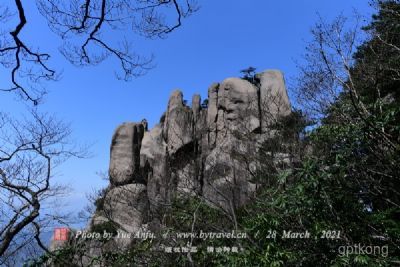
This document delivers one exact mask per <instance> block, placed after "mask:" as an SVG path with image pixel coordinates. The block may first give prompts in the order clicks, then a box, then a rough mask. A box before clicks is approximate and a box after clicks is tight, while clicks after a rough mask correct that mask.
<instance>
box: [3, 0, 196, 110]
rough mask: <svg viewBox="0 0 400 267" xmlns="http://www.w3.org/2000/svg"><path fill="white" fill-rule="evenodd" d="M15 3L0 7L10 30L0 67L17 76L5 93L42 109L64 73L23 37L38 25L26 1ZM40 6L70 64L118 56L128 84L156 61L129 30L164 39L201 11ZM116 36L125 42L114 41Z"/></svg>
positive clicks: (174, 4)
mask: <svg viewBox="0 0 400 267" xmlns="http://www.w3.org/2000/svg"><path fill="white" fill-rule="evenodd" d="M13 2H14V3H13V4H12V3H9V4H8V5H6V4H3V3H2V4H0V22H2V23H3V25H4V26H3V27H2V28H3V29H2V31H1V32H0V63H1V64H2V65H3V67H5V68H6V69H9V70H10V76H11V79H10V85H9V86H8V85H3V84H2V85H1V86H0V89H1V90H3V91H14V92H17V93H18V94H19V95H21V97H23V98H24V99H27V100H30V101H32V102H33V103H34V104H37V103H38V101H39V100H40V99H41V98H42V96H43V95H44V94H45V90H44V88H43V82H45V81H51V80H56V79H57V78H58V72H57V71H56V69H55V68H54V67H51V66H50V64H49V59H50V56H51V55H50V54H49V53H46V52H42V51H41V49H40V48H33V47H32V44H31V43H30V41H29V40H26V38H24V37H23V36H22V31H23V30H24V28H25V27H26V25H27V24H28V23H33V22H30V21H29V18H27V17H26V12H25V6H24V3H23V1H21V0H15V1H13ZM36 6H37V8H38V10H39V11H40V13H41V14H42V15H43V16H44V17H45V18H46V20H47V23H48V26H49V28H50V29H51V30H52V31H53V32H55V33H56V34H57V35H58V36H60V37H61V40H62V42H63V44H62V46H61V49H60V52H61V53H62V54H63V55H64V56H65V57H66V59H67V60H69V61H70V62H71V63H72V64H74V65H77V66H89V65H95V64H98V63H100V62H102V61H104V60H105V59H106V58H108V57H110V56H112V57H114V58H116V59H117V60H118V61H119V63H120V67H121V71H120V73H118V74H117V77H118V78H120V79H124V80H129V79H131V78H133V77H137V76H140V75H143V74H145V73H146V71H148V70H149V69H150V68H152V66H153V64H152V59H153V57H152V56H150V57H147V58H146V57H142V56H140V55H139V54H138V53H137V51H135V49H133V44H132V43H131V42H130V41H128V38H125V37H126V36H125V34H124V33H126V32H127V29H129V28H130V29H131V30H132V32H133V33H135V34H137V35H139V36H143V37H144V38H164V37H166V36H167V35H168V34H169V33H171V32H172V31H174V30H175V29H177V28H178V27H180V26H181V25H182V21H183V19H184V18H186V17H188V16H189V15H191V14H192V13H194V12H195V11H196V10H197V9H198V6H197V5H196V3H195V2H194V1H193V0H161V1H160V0H135V1H127V0H72V1H62V0H36ZM15 17H16V18H17V19H16V20H15V19H14V18H15ZM14 21H17V24H16V25H13V22H14ZM10 24H11V25H10ZM111 35H112V36H111ZM116 36H118V37H117V39H118V40H119V41H113V39H115V37H116Z"/></svg>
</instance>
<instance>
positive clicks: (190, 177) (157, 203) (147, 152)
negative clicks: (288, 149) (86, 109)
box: [94, 70, 291, 232]
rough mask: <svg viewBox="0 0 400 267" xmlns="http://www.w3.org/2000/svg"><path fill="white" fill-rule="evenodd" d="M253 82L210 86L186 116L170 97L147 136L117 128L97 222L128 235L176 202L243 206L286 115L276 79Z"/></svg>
mask: <svg viewBox="0 0 400 267" xmlns="http://www.w3.org/2000/svg"><path fill="white" fill-rule="evenodd" d="M254 80H255V82H254V83H251V82H249V81H247V80H244V79H240V78H228V79H225V80H224V81H223V82H221V83H214V84H212V85H211V86H210V88H209V89H208V106H202V105H200V96H199V95H195V96H193V98H192V107H191V108H190V107H188V106H186V105H185V104H184V101H183V95H182V92H181V91H179V90H175V91H174V92H173V93H172V94H171V96H170V99H169V101H168V106H167V111H166V113H165V118H163V119H162V120H160V124H157V125H156V126H154V127H153V128H152V129H151V130H150V131H146V128H147V122H146V121H145V120H143V121H142V122H141V123H139V124H135V123H125V124H123V125H121V126H120V127H118V129H117V130H116V132H115V134H114V136H113V141H112V145H111V162H110V177H111V183H112V187H111V188H112V189H111V190H110V191H109V192H108V193H107V195H106V198H105V203H107V205H105V208H104V214H103V215H102V214H101V213H99V214H100V215H101V216H103V217H105V218H109V217H108V216H107V215H109V214H111V215H112V219H113V220H116V221H117V222H118V224H120V225H121V228H123V229H124V230H125V231H128V232H132V231H137V230H138V229H139V228H140V227H141V226H143V225H145V224H146V225H147V223H148V224H149V225H160V224H161V222H162V214H163V212H164V211H165V205H168V204H169V202H170V201H171V199H172V198H173V197H174V196H177V195H178V196H179V195H182V194H184V195H201V196H202V197H204V198H205V199H206V200H207V201H208V202H209V203H210V205H214V206H216V207H220V208H222V209H225V210H227V211H230V210H231V209H232V208H235V207H239V206H241V205H244V204H245V203H246V202H247V201H248V200H249V199H250V198H251V197H252V196H253V194H254V193H255V191H256V188H257V186H258V185H257V184H256V183H255V182H254V181H253V179H252V178H253V177H252V173H255V172H256V170H257V168H258V167H257V166H258V165H257V162H254V160H253V159H256V158H257V155H258V151H259V147H260V144H261V143H262V142H263V141H265V140H268V138H270V137H271V129H270V128H269V127H268V126H269V125H270V124H271V123H272V122H273V120H276V119H277V118H278V117H280V116H285V115H288V114H290V108H291V107H290V102H289V99H288V97H287V92H286V87H285V83H284V78H283V75H282V73H281V72H279V71H275V70H269V71H265V72H263V73H260V74H257V75H256V78H255V79H254ZM252 160H253V161H252ZM278 160H280V161H282V162H284V161H287V160H288V159H287V158H285V157H284V155H283V156H282V157H280V158H279V159H278ZM107 213H109V214H107ZM103 217H98V220H99V221H101V220H103V219H104V218H103ZM94 221H96V220H95V219H94Z"/></svg>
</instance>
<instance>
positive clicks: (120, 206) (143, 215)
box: [103, 184, 150, 233]
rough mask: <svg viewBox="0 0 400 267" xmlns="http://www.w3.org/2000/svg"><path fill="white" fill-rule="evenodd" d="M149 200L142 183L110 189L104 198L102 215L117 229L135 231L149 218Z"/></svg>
mask: <svg viewBox="0 0 400 267" xmlns="http://www.w3.org/2000/svg"><path fill="white" fill-rule="evenodd" d="M149 210H150V207H149V200H148V197H147V189H146V186H145V185H144V184H127V185H123V186H119V187H116V188H114V189H111V190H110V191H109V192H108V193H107V195H106V196H105V198H104V210H103V212H104V217H105V218H107V219H108V220H110V221H113V222H115V223H116V224H117V225H118V227H119V229H121V230H123V231H125V232H128V233H135V232H137V231H139V229H140V228H141V227H142V224H144V223H146V222H147V221H148V218H149Z"/></svg>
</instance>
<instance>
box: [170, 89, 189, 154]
mask: <svg viewBox="0 0 400 267" xmlns="http://www.w3.org/2000/svg"><path fill="white" fill-rule="evenodd" d="M193 130H194V125H193V112H192V110H191V109H190V108H189V107H188V106H186V105H184V103H183V95H182V92H181V91H179V90H175V91H174V92H172V94H171V96H170V99H169V101H168V109H167V114H166V117H165V122H164V129H163V135H164V139H165V140H166V142H167V148H168V153H169V154H173V153H175V152H176V151H177V150H178V149H179V148H181V147H182V146H184V145H186V144H188V143H190V142H193V137H194V136H193V135H194V132H193Z"/></svg>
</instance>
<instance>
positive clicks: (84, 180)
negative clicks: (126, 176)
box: [0, 0, 372, 211]
mask: <svg viewBox="0 0 400 267" xmlns="http://www.w3.org/2000/svg"><path fill="white" fill-rule="evenodd" d="M24 2H25V3H26V5H27V7H28V8H27V14H26V15H27V19H28V24H27V27H26V28H25V29H24V32H23V37H24V38H25V39H26V40H27V41H28V42H30V43H31V44H32V45H33V46H40V47H41V48H42V51H46V52H49V53H51V54H52V55H53V59H52V61H51V65H52V66H54V67H56V68H57V69H59V70H62V71H63V74H62V79H61V80H60V81H58V82H55V83H49V84H47V89H48V90H49V94H48V95H47V96H46V98H45V102H44V104H42V106H41V107H40V109H41V110H42V111H47V112H49V113H52V114H56V115H57V116H58V117H59V118H60V119H63V120H65V121H67V122H70V123H71V128H72V130H73V137H74V138H75V139H76V141H77V142H79V143H90V144H93V145H92V147H91V149H90V152H91V153H92V155H93V156H92V157H91V158H88V159H83V160H82V159H71V160H69V161H68V162H66V163H65V164H63V165H62V167H60V168H59V169H58V170H57V172H56V174H57V175H56V177H55V178H56V181H57V182H61V183H64V184H68V185H70V186H71V187H72V189H73V191H72V193H71V195H70V196H69V197H68V198H67V202H68V207H67V208H68V209H71V210H74V211H79V210H80V209H82V208H83V207H84V205H85V204H86V203H87V200H86V197H85V194H86V193H89V192H91V191H92V189H96V188H97V189H98V188H101V187H104V186H106V184H107V183H106V182H105V181H103V180H101V178H100V177H99V176H98V175H96V172H99V171H107V168H108V163H109V148H110V142H111V136H112V133H113V131H114V129H115V128H116V127H117V126H118V125H119V124H120V123H122V122H124V121H140V120H141V119H143V118H146V119H147V120H148V122H149V125H150V127H152V126H153V125H154V124H155V123H157V122H158V120H159V118H160V116H161V114H162V113H163V112H164V111H165V109H166V106H167V102H168V97H169V94H170V93H171V92H172V90H173V89H176V88H179V89H181V90H182V91H183V93H184V98H185V99H188V100H189V103H190V100H191V97H192V95H193V94H194V93H200V94H201V96H202V98H203V99H204V98H205V97H206V96H207V88H208V86H209V85H210V84H211V83H212V82H217V81H221V80H223V79H224V78H227V77H231V76H238V75H239V70H241V69H243V68H246V67H248V66H250V65H251V66H254V67H256V68H257V70H258V71H262V70H264V69H280V70H282V71H283V72H284V74H285V77H286V80H287V83H288V84H289V85H290V81H291V79H292V78H294V77H295V76H296V72H297V71H296V64H295V60H298V59H300V56H301V54H302V53H303V52H304V47H305V42H306V41H307V40H309V38H310V28H311V27H312V25H313V24H314V23H315V22H316V21H317V13H319V14H320V15H321V16H322V17H323V18H326V19H327V20H330V19H332V18H334V17H335V16H337V15H338V14H340V13H343V14H345V15H351V14H352V12H353V10H357V11H358V12H359V13H361V14H362V15H364V16H366V18H369V17H370V15H371V13H372V10H371V9H370V7H369V6H368V1H366V0H336V1H328V0H324V1H322V0H303V1H295V0H291V1H276V0H274V1H272V0H247V1H244V0H241V1H239V0H203V1H202V0H199V1H198V2H199V3H200V6H201V9H200V10H199V11H198V12H197V13H195V14H194V15H193V16H192V17H190V18H188V19H187V20H185V21H184V24H183V26H182V27H181V28H179V29H178V30H177V31H175V32H173V33H172V34H170V35H169V37H168V38H167V39H164V40H148V41H143V40H140V41H139V42H138V43H137V45H138V46H137V47H138V50H139V52H141V53H142V54H143V55H150V54H151V53H153V54H154V55H155V57H156V58H155V63H156V64H157V66H156V68H155V69H153V70H151V71H150V72H149V73H148V74H147V75H145V76H143V77H140V78H138V79H134V80H133V81H131V82H123V81H119V80H117V79H116V78H115V76H114V69H116V68H117V62H116V61H115V60H114V59H112V58H111V59H109V60H107V61H106V62H103V64H101V65H99V66H96V67H88V68H76V67H73V66H71V65H70V64H69V63H68V62H67V61H66V60H65V59H64V58H63V57H62V56H61V55H59V53H58V52H57V47H58V46H59V45H60V44H61V41H60V39H59V38H58V36H56V35H55V34H54V33H52V32H51V31H50V30H48V28H47V25H46V22H45V20H44V19H43V18H42V17H41V16H40V14H39V13H38V11H37V9H36V8H35V5H34V1H28V0H25V1H24ZM128 35H129V38H131V39H132V40H135V38H136V37H135V36H134V35H133V33H128ZM115 37H116V36H115ZM8 78H9V76H7V73H5V72H3V70H1V72H0V81H1V83H3V82H4V81H7V79H8ZM23 105H24V104H22V103H21V102H18V101H15V97H14V96H13V95H11V94H1V95H0V109H1V110H2V111H8V112H10V113H15V114H17V113H20V112H22V111H21V110H22V109H21V106H23Z"/></svg>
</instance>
